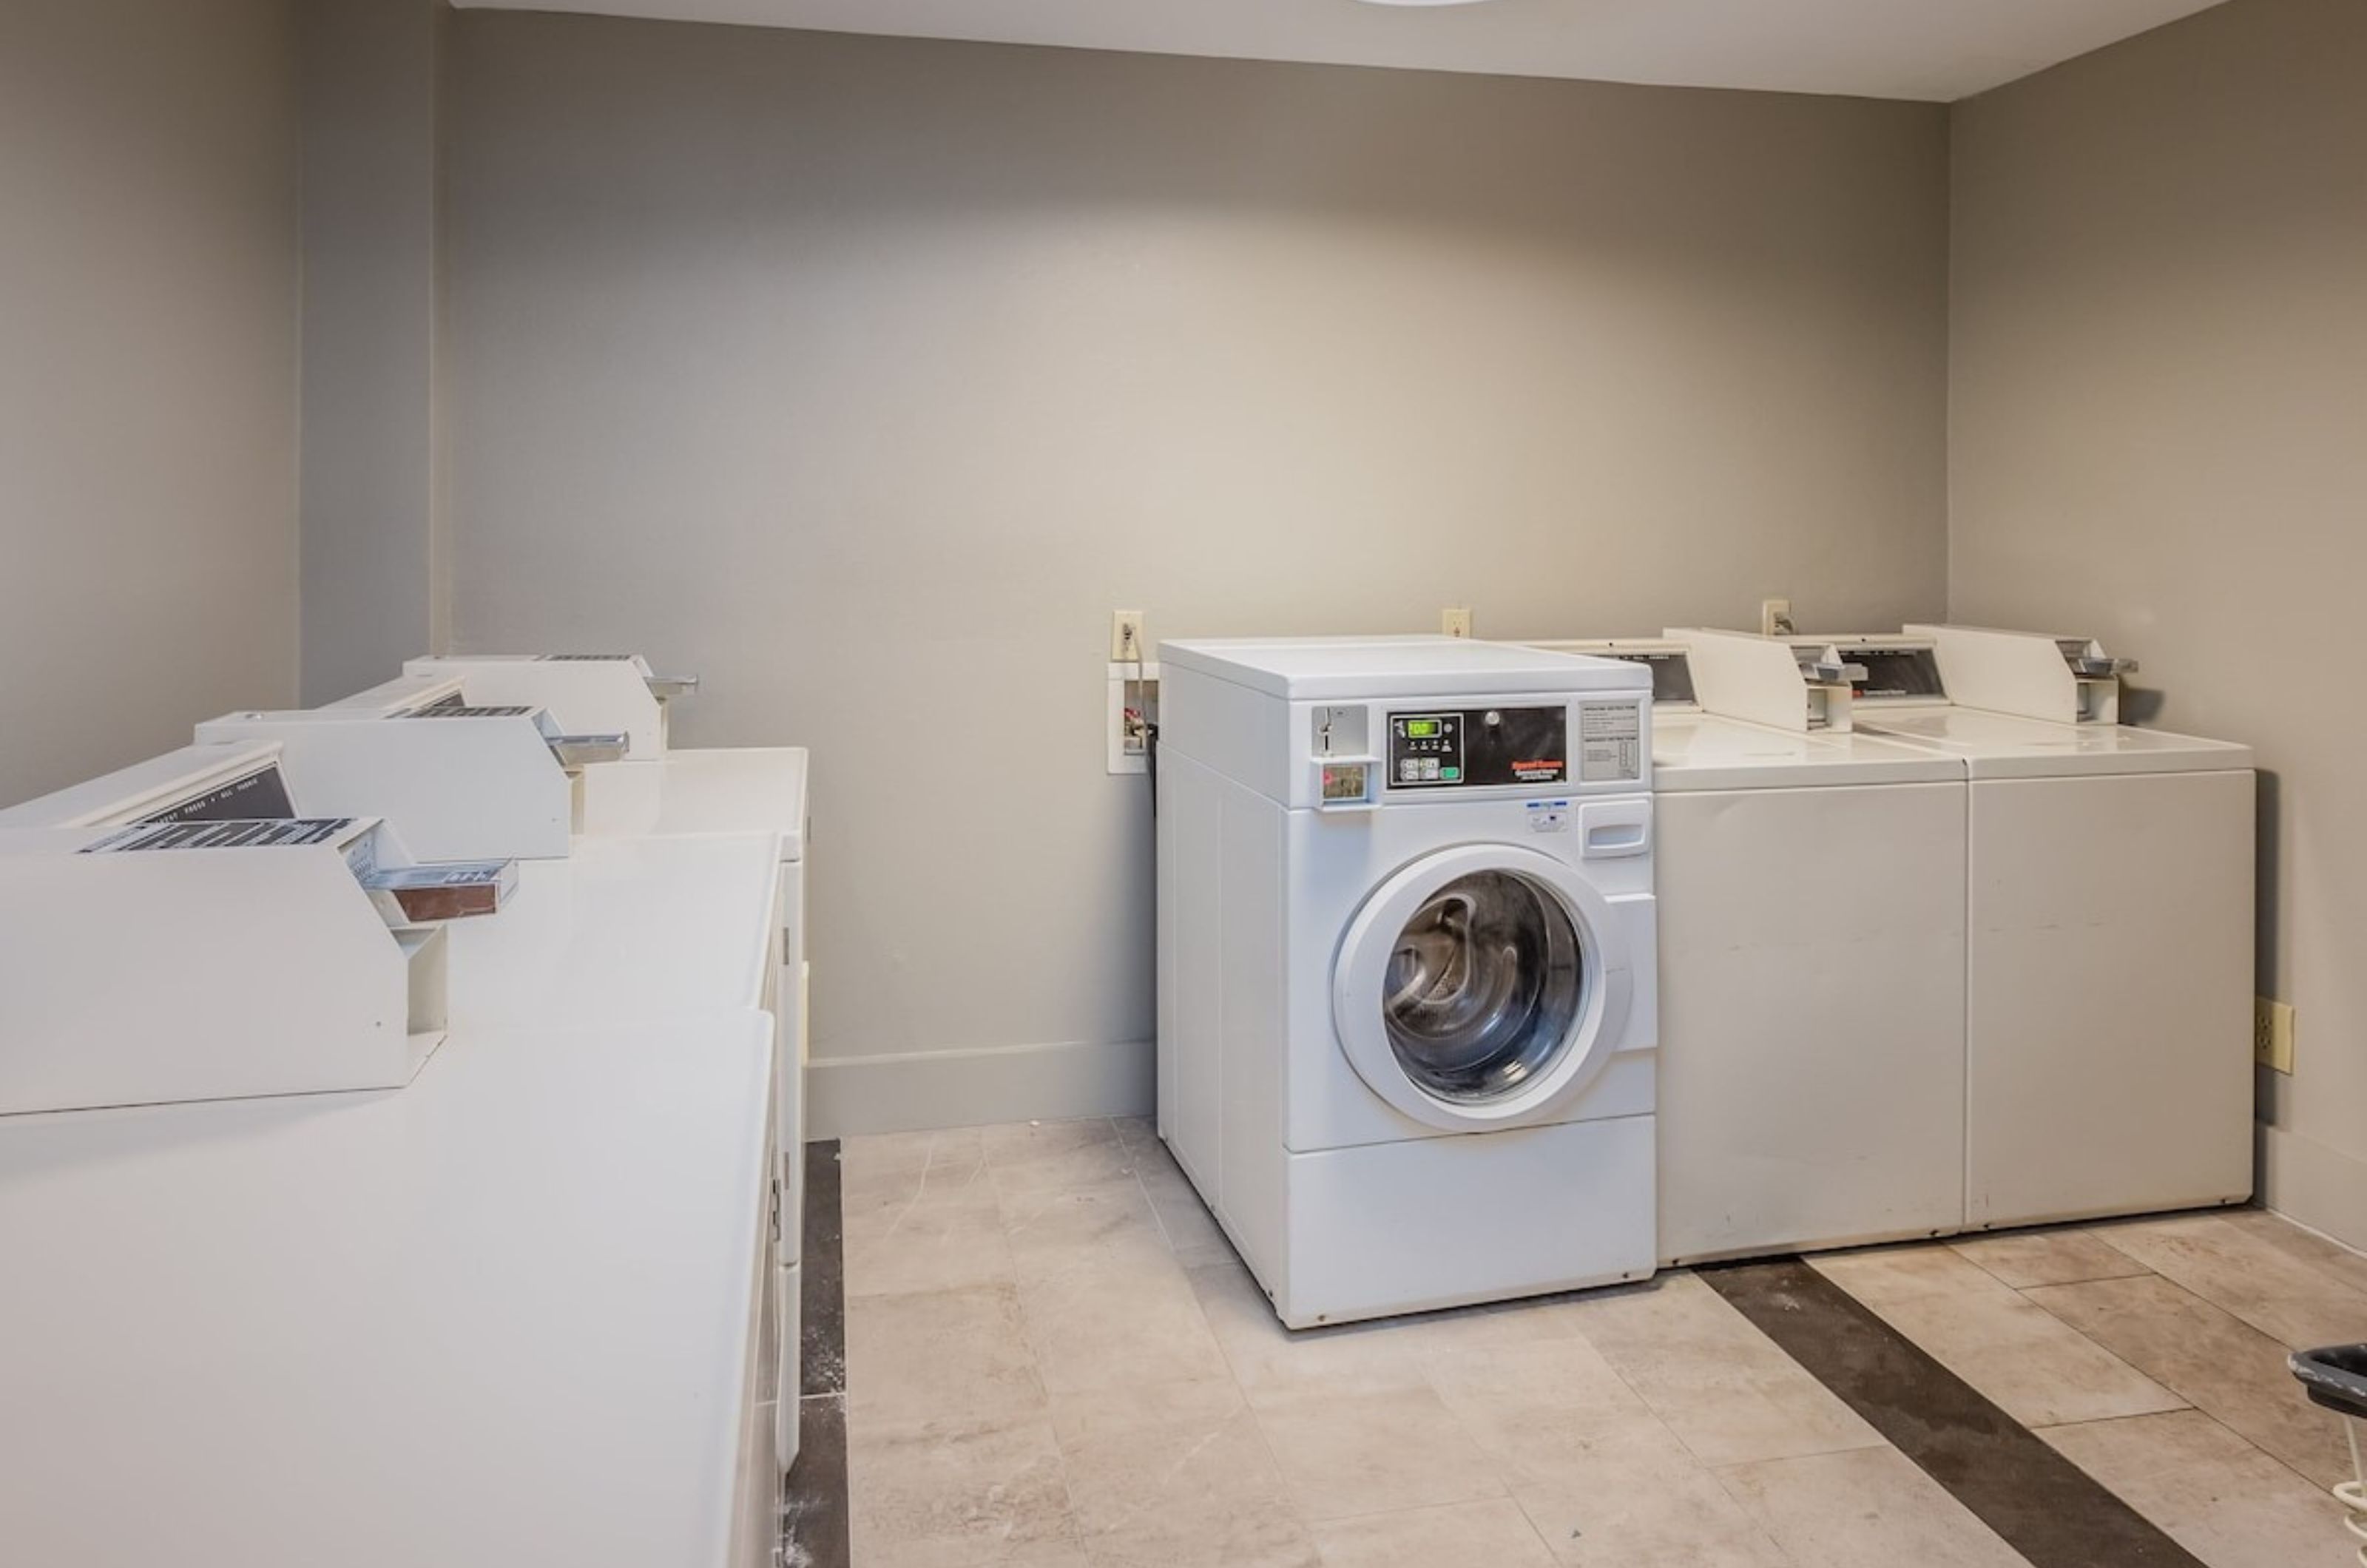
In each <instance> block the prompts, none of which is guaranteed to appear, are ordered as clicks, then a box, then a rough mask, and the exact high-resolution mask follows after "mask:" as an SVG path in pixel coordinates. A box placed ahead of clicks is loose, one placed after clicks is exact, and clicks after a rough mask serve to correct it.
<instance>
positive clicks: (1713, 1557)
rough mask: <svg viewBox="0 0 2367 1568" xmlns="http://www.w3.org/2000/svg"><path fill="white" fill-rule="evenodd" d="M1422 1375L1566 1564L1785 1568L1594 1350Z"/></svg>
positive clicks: (1557, 1346)
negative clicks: (1772, 1567) (1767, 1567)
mask: <svg viewBox="0 0 2367 1568" xmlns="http://www.w3.org/2000/svg"><path fill="white" fill-rule="evenodd" d="M1422 1365H1423V1368H1424V1371H1425V1372H1426V1373H1427V1375H1428V1377H1429V1379H1430V1382H1431V1384H1432V1386H1433V1388H1435V1389H1436V1390H1437V1391H1438V1394H1439V1397H1440V1398H1441V1399H1442V1400H1444V1402H1445V1404H1446V1406H1447V1408H1448V1409H1450V1410H1452V1411H1453V1412H1454V1413H1455V1418H1456V1419H1457V1420H1459V1421H1460V1422H1461V1423H1462V1424H1463V1427H1464V1430H1466V1431H1467V1432H1468V1433H1470V1434H1471V1438H1472V1440H1473V1441H1474V1442H1476V1443H1478V1445H1479V1448H1480V1450H1481V1451H1483V1452H1485V1453H1486V1454H1487V1455H1488V1456H1489V1459H1490V1460H1491V1461H1493V1462H1494V1463H1495V1465H1496V1467H1497V1470H1498V1473H1499V1474H1500V1475H1501V1476H1502V1478H1503V1480H1504V1483H1505V1484H1506V1485H1507V1486H1509V1487H1511V1488H1512V1495H1513V1496H1514V1497H1515V1498H1516V1499H1517V1500H1518V1501H1519V1502H1520V1504H1521V1506H1523V1508H1525V1509H1526V1510H1527V1511H1528V1514H1529V1517H1530V1518H1531V1519H1532V1520H1534V1521H1535V1524H1536V1526H1537V1529H1538V1532H1539V1533H1540V1534H1541V1535H1543V1536H1544V1537H1545V1539H1546V1542H1547V1544H1548V1545H1550V1546H1551V1548H1552V1549H1553V1551H1554V1552H1555V1554H1556V1557H1557V1560H1558V1561H1559V1562H1564V1563H1568V1564H1571V1565H1573V1568H1597V1565H1601V1568H1692V1565H1694V1564H1702V1565H1717V1568H1726V1565H1729V1564H1731V1565H1738V1568H1739V1565H1744V1564H1768V1563H1777V1564H1780V1563H1781V1562H1782V1561H1783V1558H1782V1554H1781V1553H1780V1552H1778V1551H1776V1550H1775V1548H1774V1545H1773V1543H1772V1542H1771V1541H1769V1540H1767V1538H1766V1535H1765V1533H1764V1532H1763V1531H1761V1529H1759V1527H1758V1526H1757V1525H1756V1524H1755V1523H1753V1522H1752V1521H1751V1519H1750V1516H1749V1515H1747V1514H1746V1513H1744V1512H1743V1510H1742V1508H1741V1506H1740V1505H1738V1504H1737V1503H1736V1502H1735V1501H1734V1499H1733V1498H1732V1497H1730V1496H1728V1495H1727V1493H1726V1491H1725V1489H1724V1488H1723V1487H1722V1486H1720V1485H1719V1483H1718V1481H1717V1478H1716V1475H1714V1474H1713V1473H1712V1472H1710V1470H1709V1469H1708V1467H1706V1466H1705V1465H1704V1464H1703V1463H1702V1462H1701V1461H1699V1460H1697V1459H1695V1458H1694V1457H1693V1452H1692V1450H1689V1449H1687V1448H1686V1447H1685V1446H1684V1445H1683V1444H1682V1443H1681V1442H1679V1441H1678V1440H1677V1438H1676V1435H1675V1434H1674V1433H1672V1432H1670V1430H1669V1429H1668V1427H1666V1426H1664V1425H1663V1424H1662V1423H1661V1421H1660V1419H1659V1416H1654V1415H1653V1414H1652V1412H1651V1410H1650V1408H1649V1407H1648V1405H1646V1404H1645V1403H1644V1401H1643V1399H1642V1397H1641V1396H1640V1395H1638V1394H1637V1393H1636V1391H1635V1390H1634V1389H1632V1388H1629V1387H1628V1386H1627V1383H1626V1381H1625V1379H1623V1378H1621V1377H1620V1375H1619V1374H1618V1372H1617V1371H1615V1370H1614V1369H1613V1367H1612V1366H1611V1364H1610V1362H1609V1361H1607V1360H1605V1359H1603V1354H1602V1352H1601V1351H1599V1350H1597V1349H1596V1348H1594V1346H1593V1345H1592V1344H1591V1343H1590V1342H1589V1341H1586V1340H1583V1339H1556V1340H1544V1341H1539V1342H1535V1343H1528V1344H1511V1345H1501V1346H1494V1347H1483V1348H1467V1349H1456V1350H1449V1351H1446V1352H1444V1353H1442V1354H1437V1355H1432V1356H1426V1357H1424V1358H1423V1359H1422Z"/></svg>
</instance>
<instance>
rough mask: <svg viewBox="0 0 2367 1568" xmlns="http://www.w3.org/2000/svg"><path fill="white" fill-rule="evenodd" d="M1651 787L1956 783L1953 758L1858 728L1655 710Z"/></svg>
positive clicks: (1960, 774) (1960, 768)
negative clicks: (1830, 731)
mask: <svg viewBox="0 0 2367 1568" xmlns="http://www.w3.org/2000/svg"><path fill="white" fill-rule="evenodd" d="M1652 770H1653V787H1654V788H1656V789H1658V790H1659V791H1660V792H1662V793H1664V794H1673V793H1678V792H1681V791H1687V790H1726V789H1801V788H1830V787H1833V786H1836V785H1841V784H1950V783H1960V782H1962V781H1963V779H1964V777H1965V764H1964V762H1963V761H1962V760H1961V759H1959V758H1955V757H1948V756H1942V755H1940V754H1938V753H1936V752H1932V751H1928V750H1917V749H1915V748H1914V747H1911V746H1902V745H1898V744H1896V743H1893V742H1889V741H1884V740H1879V739H1874V738H1873V737H1871V736H1865V735H1857V734H1843V735H1824V734H1815V735H1807V734H1799V733H1795V732H1794V731H1791V730H1784V729H1774V728H1768V727H1767V726H1764V725H1758V724H1746V723H1744V722H1742V721H1741V720H1739V719H1732V718H1715V717H1710V716H1702V715H1694V714H1668V713H1666V712H1664V711H1655V713H1654V714H1653V716H1652Z"/></svg>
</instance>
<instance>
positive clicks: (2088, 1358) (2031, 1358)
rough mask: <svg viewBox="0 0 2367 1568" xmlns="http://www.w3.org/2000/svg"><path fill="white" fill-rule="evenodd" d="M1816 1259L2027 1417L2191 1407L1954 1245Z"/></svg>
mask: <svg viewBox="0 0 2367 1568" xmlns="http://www.w3.org/2000/svg"><path fill="white" fill-rule="evenodd" d="M1811 1262H1812V1263H1813V1264H1814V1265H1815V1267H1816V1269H1817V1270H1818V1272H1819V1273H1821V1274H1823V1275H1824V1276H1825V1277H1826V1278H1827V1279H1829V1280H1832V1281H1833V1282H1834V1283H1835V1284H1838V1285H1839V1286H1840V1287H1841V1289H1843V1290H1845V1291H1847V1292H1849V1293H1850V1294H1852V1295H1853V1296H1855V1297H1856V1298H1857V1299H1858V1300H1859V1301H1861V1302H1863V1303H1865V1304H1866V1305H1867V1306H1869V1307H1872V1308H1873V1309H1874V1312H1875V1313H1876V1314H1879V1315H1880V1316H1881V1317H1882V1318H1883V1320H1884V1321H1885V1322H1886V1323H1888V1324H1889V1325H1891V1326H1892V1327H1893V1328H1896V1329H1897V1330H1898V1331H1899V1332H1900V1333H1901V1334H1904V1335H1905V1336H1907V1337H1908V1338H1909V1339H1911V1340H1913V1341H1914V1342H1915V1343H1916V1344H1917V1345H1919V1346H1920V1347H1921V1348H1923V1349H1924V1350H1925V1351H1927V1352H1929V1353H1930V1354H1931V1356H1932V1357H1933V1358H1934V1359H1937V1360H1938V1361H1939V1362H1940V1363H1941V1364H1942V1366H1944V1367H1946V1368H1947V1369H1948V1370H1949V1371H1952V1372H1954V1373H1955V1374H1956V1375H1957V1376H1958V1377H1960V1378H1962V1379H1964V1380H1965V1382H1968V1383H1970V1384H1972V1385H1973V1387H1975V1388H1976V1389H1977V1390H1979V1391H1980V1392H1981V1393H1983V1394H1985V1395H1987V1396H1988V1398H1990V1399H1992V1400H1994V1401H1996V1402H1997V1404H1999V1406H2000V1407H2001V1408H2002V1409H2004V1411H2005V1412H2006V1413H2007V1414H2008V1415H2010V1416H2012V1417H2013V1418H2014V1419H2015V1420H2017V1421H2020V1422H2022V1424H2023V1425H2024V1426H2028V1427H2052V1426H2057V1425H2060V1424H2062V1423H2064V1422H2067V1421H2101V1420H2109V1419H2111V1418H2112V1417H2114V1416H2142V1415H2149V1414H2151V1413H2153V1412H2156V1411H2162V1410H2180V1409H2183V1408H2185V1405H2186V1401H2185V1400H2183V1399H2181V1398H2180V1397H2179V1396H2178V1395H2177V1394H2175V1393H2171V1392H2170V1391H2169V1389H2166V1388H2164V1387H2162V1386H2161V1385H2160V1384H2159V1383H2157V1382H2154V1381H2153V1380H2152V1379H2151V1378H2149V1377H2146V1375H2145V1374H2144V1373H2143V1372H2141V1371H2137V1370H2136V1369H2135V1367H2132V1366H2130V1365H2129V1364H2128V1363H2127V1362H2126V1361H2124V1360H2122V1359H2120V1358H2119V1357H2118V1356H2115V1355H2113V1354H2112V1352H2111V1351H2110V1350H2107V1349H2105V1348H2103V1347H2101V1346H2100V1345H2098V1344H2097V1343H2096V1342H2095V1341H2094V1340H2092V1339H2090V1338H2089V1337H2087V1336H2086V1335H2084V1334H2081V1333H2080V1332H2079V1331H2078V1330H2077V1329H2075V1328H2073V1327H2071V1326H2070V1325H2067V1324H2066V1323H2064V1322H2063V1321H2062V1320H2060V1319H2059V1318H2056V1317H2055V1316H2054V1315H2053V1314H2049V1313H2047V1312H2045V1311H2044V1310H2043V1309H2041V1308H2039V1307H2036V1306H2033V1304H2031V1303H2030V1302H2028V1301H2026V1300H2024V1299H2023V1297H2022V1293H2021V1292H2018V1291H2015V1290H2013V1289H2011V1288H2010V1287H2009V1286H2006V1285H2002V1284H1999V1282H1998V1281H1997V1280H1995V1279H1994V1278H1992V1277H1991V1276H1990V1275H1989V1274H1988V1273H1987V1272H1985V1271H1984V1270H1982V1269H1978V1268H1976V1267H1975V1266H1974V1265H1972V1264H1970V1263H1967V1262H1966V1261H1965V1259H1964V1258H1960V1257H1958V1256H1957V1255H1956V1254H1955V1253H1954V1251H1953V1250H1951V1249H1950V1248H1948V1247H1937V1246H1931V1245H1928V1244H1926V1245H1920V1246H1915V1247H1893V1248H1885V1249H1882V1250H1879V1251H1874V1252H1852V1253H1838V1254H1832V1255H1829V1256H1827V1257H1823V1258H1814V1259H1811Z"/></svg>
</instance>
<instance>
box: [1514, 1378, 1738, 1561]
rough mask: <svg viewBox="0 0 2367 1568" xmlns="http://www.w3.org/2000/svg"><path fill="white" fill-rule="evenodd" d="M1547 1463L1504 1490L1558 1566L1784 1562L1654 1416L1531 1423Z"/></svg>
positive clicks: (1534, 1466) (1713, 1475)
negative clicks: (1549, 1458)
mask: <svg viewBox="0 0 2367 1568" xmlns="http://www.w3.org/2000/svg"><path fill="white" fill-rule="evenodd" d="M1533 1429H1534V1430H1535V1436H1536V1437H1537V1438H1538V1439H1539V1440H1540V1446H1541V1447H1543V1448H1546V1449H1548V1450H1550V1451H1552V1452H1553V1454H1554V1455H1555V1461H1554V1463H1553V1464H1551V1465H1549V1466H1547V1465H1538V1464H1531V1465H1528V1466H1524V1467H1523V1468H1524V1469H1526V1470H1527V1471H1529V1472H1531V1478H1530V1479H1525V1480H1523V1481H1521V1482H1519V1483H1516V1484H1515V1485H1514V1486H1513V1488H1512V1495H1513V1497H1514V1498H1515V1499H1516V1500H1518V1501H1519V1503H1520V1505H1521V1506H1522V1507H1523V1509H1524V1510H1526V1512H1527V1514H1528V1516H1529V1518H1530V1519H1531V1520H1532V1521H1533V1522H1534V1523H1535V1525H1536V1527H1537V1533H1538V1534H1540V1535H1542V1536H1543V1537H1544V1538H1545V1539H1546V1543H1547V1544H1548V1545H1549V1546H1550V1547H1551V1548H1552V1549H1553V1552H1554V1556H1555V1560H1556V1561H1557V1562H1560V1563H1563V1564H1566V1565H1567V1568H1784V1553H1783V1552H1782V1551H1780V1550H1779V1549H1778V1548H1777V1547H1776V1545H1775V1543H1774V1542H1773V1541H1772V1540H1770V1539H1768V1536H1767V1532H1766V1531H1765V1530H1764V1529H1761V1527H1760V1525H1759V1523H1758V1521H1757V1520H1755V1519H1753V1518H1752V1517H1750V1513H1749V1511H1748V1510H1746V1509H1745V1508H1744V1507H1743V1506H1742V1505H1741V1504H1740V1503H1738V1502H1737V1501H1736V1500H1735V1498H1734V1496H1733V1495H1731V1494H1730V1493H1728V1492H1727V1490H1726V1488H1725V1487H1724V1485H1722V1484H1721V1483H1720V1482H1719V1480H1718V1477H1717V1474H1716V1472H1714V1471H1712V1470H1711V1469H1710V1468H1709V1467H1708V1466H1706V1465H1704V1464H1703V1463H1702V1462H1701V1461H1699V1460H1697V1459H1695V1458H1694V1457H1693V1451H1692V1450H1690V1449H1687V1448H1686V1447H1685V1446H1684V1445H1683V1444H1682V1443H1681V1442H1679V1441H1678V1440H1677V1438H1676V1434H1675V1433H1673V1432H1671V1431H1670V1430H1669V1429H1668V1427H1664V1426H1662V1425H1661V1424H1660V1422H1659V1418H1658V1417H1656V1416H1642V1417H1638V1418H1630V1419H1628V1420H1625V1421H1614V1422H1605V1423H1601V1424H1597V1425H1594V1426H1592V1427H1571V1426H1565V1427H1560V1428H1559V1429H1555V1428H1553V1427H1551V1426H1550V1425H1541V1429H1537V1428H1533Z"/></svg>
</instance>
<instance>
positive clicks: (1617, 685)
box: [1159, 637, 1652, 702]
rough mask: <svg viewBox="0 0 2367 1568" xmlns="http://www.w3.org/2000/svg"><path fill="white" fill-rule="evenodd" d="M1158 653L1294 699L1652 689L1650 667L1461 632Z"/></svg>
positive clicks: (1201, 646) (1212, 642)
mask: <svg viewBox="0 0 2367 1568" xmlns="http://www.w3.org/2000/svg"><path fill="white" fill-rule="evenodd" d="M1159 660H1160V663H1161V667H1162V668H1165V667H1169V666H1172V667H1173V668H1176V669H1182V670H1190V671H1195V673H1198V674H1202V675H1207V676H1211V677H1213V678H1215V679H1217V680H1219V681H1229V682H1232V683H1233V684H1235V685H1237V686H1246V687H1248V688H1249V689H1250V690H1251V691H1255V692H1263V693H1265V694H1267V695H1269V696H1276V697H1283V698H1285V699H1288V700H1290V701H1293V702H1312V701H1330V700H1335V699H1341V698H1351V697H1367V698H1371V697H1410V698H1422V697H1446V696H1491V697H1492V696H1514V695H1519V694H1525V693H1531V692H1569V693H1575V692H1644V693H1648V692H1649V691H1650V690H1651V689H1652V676H1651V672H1650V671H1648V670H1644V669H1642V668H1640V667H1638V666H1637V665H1633V664H1628V663H1625V662H1623V661H1621V660H1615V659H1595V658H1591V657H1588V656H1586V655H1582V654H1575V653H1550V652H1547V651H1546V650H1545V649H1535V648H1517V647H1514V646H1512V644H1509V643H1497V642H1475V641H1473V640H1471V639H1470V638H1468V637H1386V638H1384V637H1376V638H1356V637H1306V638H1246V639H1224V638H1216V639H1209V640H1205V641H1202V640H1195V641H1185V642H1164V643H1161V644H1160V645H1159Z"/></svg>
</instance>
